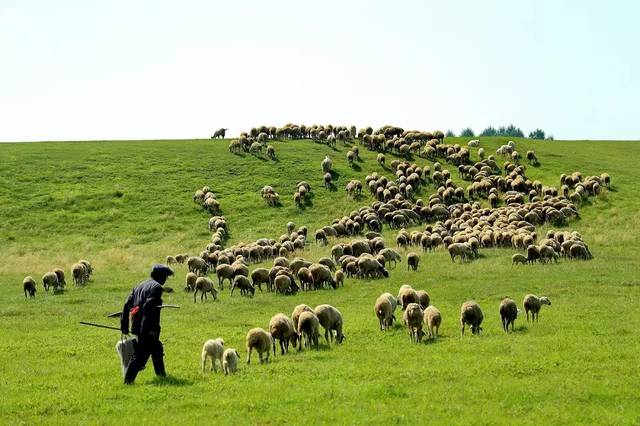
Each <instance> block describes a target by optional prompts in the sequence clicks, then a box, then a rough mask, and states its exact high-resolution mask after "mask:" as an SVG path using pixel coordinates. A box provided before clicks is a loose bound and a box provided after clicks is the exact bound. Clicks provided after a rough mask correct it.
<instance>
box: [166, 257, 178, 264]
mask: <svg viewBox="0 0 640 426" xmlns="http://www.w3.org/2000/svg"><path fill="white" fill-rule="evenodd" d="M165 263H166V264H167V265H174V264H177V263H178V261H177V260H176V258H175V257H174V256H167V258H166V259H165Z"/></svg>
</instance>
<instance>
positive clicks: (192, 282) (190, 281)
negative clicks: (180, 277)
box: [184, 272, 198, 291]
mask: <svg viewBox="0 0 640 426" xmlns="http://www.w3.org/2000/svg"><path fill="white" fill-rule="evenodd" d="M197 279H198V276H197V275H196V274H194V273H193V272H187V276H186V278H185V287H184V289H185V291H194V290H195V289H196V280H197Z"/></svg>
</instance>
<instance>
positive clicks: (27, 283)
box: [22, 260, 93, 298]
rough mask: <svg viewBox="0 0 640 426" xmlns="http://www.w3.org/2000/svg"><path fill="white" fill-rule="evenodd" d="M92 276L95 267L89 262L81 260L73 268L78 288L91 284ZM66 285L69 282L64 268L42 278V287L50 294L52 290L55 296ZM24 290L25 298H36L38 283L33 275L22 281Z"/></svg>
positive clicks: (72, 273) (74, 279) (56, 269)
mask: <svg viewBox="0 0 640 426" xmlns="http://www.w3.org/2000/svg"><path fill="white" fill-rule="evenodd" d="M92 275H93V267H92V266H91V263H89V261H87V260H80V261H79V262H78V263H75V264H74V265H73V266H72V267H71V276H72V278H73V283H74V284H75V285H77V286H79V285H85V284H86V283H87V282H89V279H90V278H91V276H92ZM66 285H67V281H66V278H65V274H64V270H62V268H54V269H53V270H52V271H49V272H46V273H45V274H44V275H43V276H42V286H43V288H44V290H45V291H46V292H47V293H48V292H49V289H51V290H52V291H53V293H54V294H57V293H60V292H61V291H63V290H64V288H65V286H66ZM22 290H23V291H24V297H25V298H33V297H35V296H36V291H37V286H36V281H35V280H34V279H33V277H32V276H31V275H29V276H26V277H25V278H24V279H23V280H22Z"/></svg>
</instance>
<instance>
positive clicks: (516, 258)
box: [511, 253, 529, 265]
mask: <svg viewBox="0 0 640 426" xmlns="http://www.w3.org/2000/svg"><path fill="white" fill-rule="evenodd" d="M528 261H529V259H527V257H526V256H525V255H523V254H520V253H516V254H514V255H513V256H511V265H515V264H516V263H520V264H522V265H526V264H527V262H528Z"/></svg>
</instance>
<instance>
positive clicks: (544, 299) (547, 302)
mask: <svg viewBox="0 0 640 426" xmlns="http://www.w3.org/2000/svg"><path fill="white" fill-rule="evenodd" d="M540 303H541V304H542V305H549V306H551V301H550V300H549V298H548V297H546V296H542V297H541V298H540Z"/></svg>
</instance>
